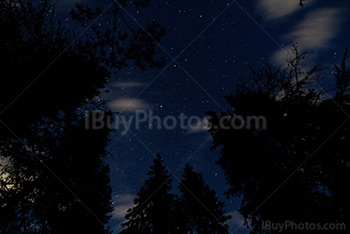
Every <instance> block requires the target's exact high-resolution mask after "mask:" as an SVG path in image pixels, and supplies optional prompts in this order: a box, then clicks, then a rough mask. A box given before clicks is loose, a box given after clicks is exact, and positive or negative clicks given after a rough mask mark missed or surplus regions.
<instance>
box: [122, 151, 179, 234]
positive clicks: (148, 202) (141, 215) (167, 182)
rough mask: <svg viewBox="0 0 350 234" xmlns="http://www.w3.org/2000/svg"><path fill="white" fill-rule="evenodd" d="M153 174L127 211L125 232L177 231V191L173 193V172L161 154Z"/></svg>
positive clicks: (123, 233)
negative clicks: (174, 213)
mask: <svg viewBox="0 0 350 234" xmlns="http://www.w3.org/2000/svg"><path fill="white" fill-rule="evenodd" d="M148 175H149V176H150V178H149V179H148V180H146V181H145V183H144V185H143V186H142V188H141V190H140V192H138V194H137V198H135V200H134V205H135V206H134V207H133V208H131V209H129V210H128V212H127V214H126V217H125V218H126V220H127V221H126V222H125V223H123V227H124V229H123V231H122V232H121V234H129V233H130V234H131V233H132V234H138V233H140V234H141V233H146V234H148V233H149V234H150V233H153V234H164V233H174V230H175V224H174V222H173V218H174V217H173V210H174V208H173V206H174V199H175V197H174V195H173V194H171V192H170V190H171V182H172V179H171V175H169V172H168V170H167V169H166V167H165V166H164V165H163V159H162V158H161V157H160V156H159V155H158V156H157V158H156V159H155V160H154V163H153V165H152V166H151V167H150V171H149V172H148Z"/></svg>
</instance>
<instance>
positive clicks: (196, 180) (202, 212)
mask: <svg viewBox="0 0 350 234" xmlns="http://www.w3.org/2000/svg"><path fill="white" fill-rule="evenodd" d="M179 189H180V192H181V197H180V198H179V202H178V209H180V210H181V212H182V214H181V215H180V217H177V218H178V219H180V221H182V223H180V225H181V224H184V225H182V228H184V229H183V231H182V232H181V233H198V234H204V233H229V232H228V225H227V224H226V222H227V220H228V219H230V216H227V215H225V210H224V203H223V202H221V201H219V199H218V198H217V196H216V192H215V191H214V190H212V189H210V188H209V186H208V185H206V184H205V183H204V179H203V176H202V175H201V174H198V173H196V172H194V171H193V168H192V167H190V166H189V165H186V167H185V169H184V173H183V180H181V184H180V185H179Z"/></svg>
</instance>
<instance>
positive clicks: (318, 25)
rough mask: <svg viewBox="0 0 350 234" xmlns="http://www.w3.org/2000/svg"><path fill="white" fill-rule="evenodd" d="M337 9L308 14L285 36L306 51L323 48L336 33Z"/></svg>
mask: <svg viewBox="0 0 350 234" xmlns="http://www.w3.org/2000/svg"><path fill="white" fill-rule="evenodd" d="M339 16H340V10H339V9H320V10H317V11H314V12H312V13H310V14H309V15H308V16H307V17H306V19H305V20H303V21H302V22H301V23H300V24H299V25H297V26H296V28H295V29H294V31H293V32H292V33H290V34H289V35H287V36H286V38H287V39H292V40H293V41H296V42H298V43H299V44H300V46H302V47H304V48H307V49H319V48H322V47H325V46H326V45H327V44H328V42H329V41H330V40H331V39H333V38H334V36H335V35H336V33H337V31H338V30H337V29H338V25H339V22H340V18H339Z"/></svg>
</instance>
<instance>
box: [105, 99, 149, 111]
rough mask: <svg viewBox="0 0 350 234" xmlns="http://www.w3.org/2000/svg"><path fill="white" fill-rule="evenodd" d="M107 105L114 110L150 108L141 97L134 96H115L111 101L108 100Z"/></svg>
mask: <svg viewBox="0 0 350 234" xmlns="http://www.w3.org/2000/svg"><path fill="white" fill-rule="evenodd" d="M107 105H108V107H109V108H110V109H111V110H112V111H115V112H118V111H119V112H121V111H123V112H134V111H136V110H146V109H149V108H151V106H150V104H148V103H147V102H146V101H145V100H143V99H138V98H136V99H134V98H117V99H115V100H113V101H110V102H109V103H108V104H107Z"/></svg>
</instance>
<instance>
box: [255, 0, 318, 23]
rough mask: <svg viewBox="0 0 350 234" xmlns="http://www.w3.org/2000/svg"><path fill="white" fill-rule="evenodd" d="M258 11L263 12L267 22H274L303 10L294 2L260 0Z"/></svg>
mask: <svg viewBox="0 0 350 234" xmlns="http://www.w3.org/2000/svg"><path fill="white" fill-rule="evenodd" d="M313 1H314V0H308V1H306V2H305V3H306V5H305V6H304V8H305V7H306V6H308V5H309V4H310V3H312V2H313ZM258 9H261V10H262V11H263V14H264V17H265V18H266V19H267V20H274V19H277V18H281V17H283V16H287V15H289V14H291V13H294V12H296V11H298V10H302V9H303V8H301V7H300V6H299V4H298V1H296V0H294V1H293V0H260V1H259V2H258Z"/></svg>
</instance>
